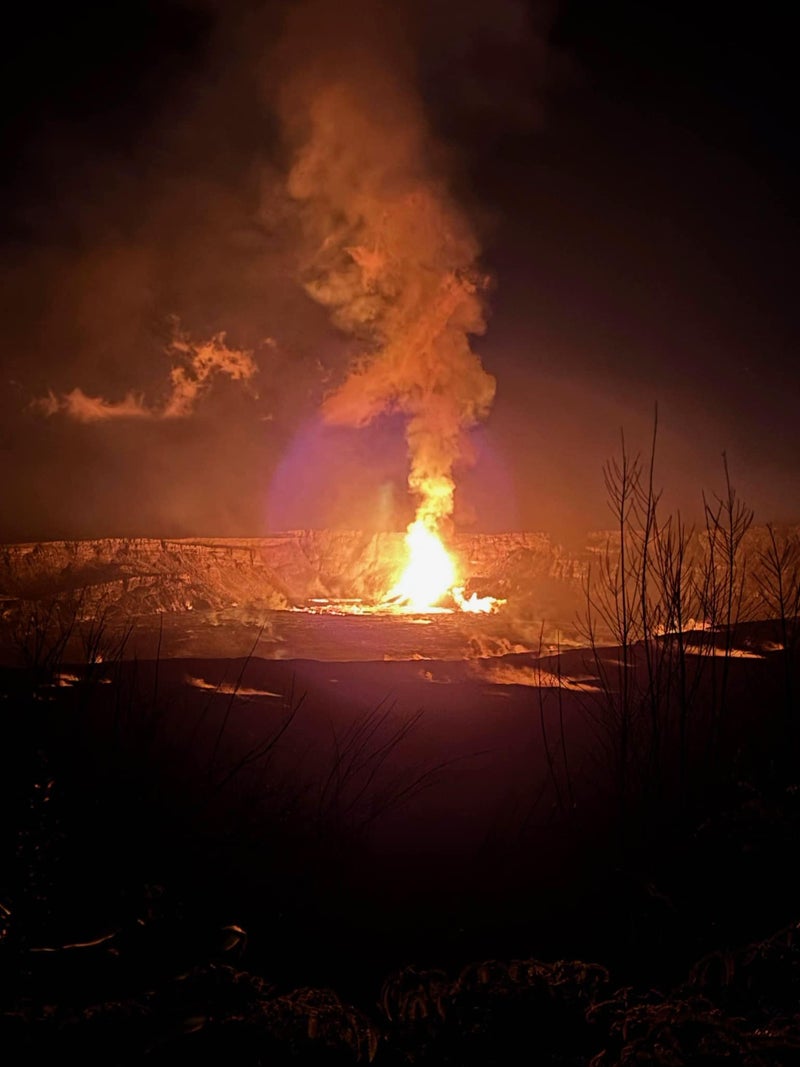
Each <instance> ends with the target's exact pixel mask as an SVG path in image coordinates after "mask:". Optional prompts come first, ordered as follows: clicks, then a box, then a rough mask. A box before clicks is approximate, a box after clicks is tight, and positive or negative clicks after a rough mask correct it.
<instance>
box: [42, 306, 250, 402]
mask: <svg viewBox="0 0 800 1067" xmlns="http://www.w3.org/2000/svg"><path fill="white" fill-rule="evenodd" d="M166 352H167V355H168V356H169V357H170V359H171V360H172V363H173V366H172V370H171V371H170V375H169V381H170V389H169V392H168V394H167V395H166V397H165V398H164V399H163V400H162V401H161V403H159V404H148V403H147V402H146V400H145V398H144V396H143V395H141V394H137V393H127V394H126V396H125V397H124V398H123V399H122V400H106V399H105V398H104V397H102V396H89V395H87V394H86V393H85V392H84V391H83V390H82V389H81V388H79V387H78V388H75V389H73V390H71V391H70V392H68V393H63V394H61V395H57V394H56V393H54V392H53V391H52V390H51V391H50V392H48V394H47V395H46V396H43V397H37V399H35V400H34V401H33V403H32V404H31V408H32V409H33V410H35V411H39V412H40V413H41V414H43V415H47V416H50V415H56V414H63V415H65V416H66V417H67V418H70V419H75V420H76V421H77V422H102V421H105V420H108V419H182V418H187V417H188V416H189V415H191V414H192V413H193V411H194V409H195V406H196V404H197V401H198V400H199V399H200V397H201V396H202V394H203V393H204V392H206V390H207V389H208V388H209V387H210V386H211V384H212V382H213V380H214V378H215V377H217V376H218V375H220V374H223V375H227V377H229V378H231V379H233V380H234V381H241V382H248V381H250V379H251V378H253V376H254V375H255V374H256V373H257V371H258V367H257V365H256V363H255V360H254V359H253V353H252V352H249V351H245V350H243V349H237V348H229V347H228V345H227V344H226V343H225V334H224V333H218V334H216V335H215V336H214V337H211V338H210V339H209V340H207V341H203V342H197V341H193V340H192V339H191V338H190V337H189V335H188V334H187V333H186V332H185V331H183V330H181V329H180V328H179V327H178V326H177V324H176V326H175V329H174V331H173V336H172V340H171V341H170V343H169V345H168V346H167V350H166Z"/></svg>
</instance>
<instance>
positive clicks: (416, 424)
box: [282, 3, 495, 529]
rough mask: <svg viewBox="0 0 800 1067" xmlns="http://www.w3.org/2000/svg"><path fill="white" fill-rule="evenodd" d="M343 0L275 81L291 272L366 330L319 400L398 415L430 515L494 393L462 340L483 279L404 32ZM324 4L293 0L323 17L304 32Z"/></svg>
mask: <svg viewBox="0 0 800 1067" xmlns="http://www.w3.org/2000/svg"><path fill="white" fill-rule="evenodd" d="M340 10H341V9H338V8H337V11H340ZM348 10H349V17H347V15H345V16H343V17H342V18H343V21H342V22H341V23H340V25H341V26H343V27H344V28H343V30H342V31H341V32H340V33H339V34H338V35H337V36H336V39H335V40H334V42H333V43H332V45H331V47H330V51H329V52H327V53H326V54H324V55H320V54H318V50H317V51H316V54H314V55H313V59H312V60H309V61H308V62H307V65H306V66H300V68H299V70H298V68H297V67H295V71H294V73H293V76H292V78H291V79H290V80H289V82H288V84H286V85H285V86H284V92H283V95H282V106H283V117H284V122H285V128H286V131H287V133H288V137H289V140H290V142H291V144H292V145H293V148H294V156H293V161H292V165H291V169H290V171H289V175H288V181H287V188H288V192H289V194H290V196H291V197H292V198H293V199H294V200H295V201H297V202H298V204H299V205H300V207H301V210H302V216H303V224H304V227H305V236H306V238H307V242H308V244H307V248H308V252H307V255H306V257H305V259H304V262H303V264H302V277H303V283H304V285H305V288H306V291H307V292H308V293H309V294H310V296H312V297H313V298H314V300H316V301H318V302H319V303H320V304H322V305H324V306H325V307H326V308H328V309H329V310H330V313H331V317H332V319H333V321H334V323H335V324H336V325H337V326H339V327H340V328H341V329H342V330H344V331H346V332H347V333H349V334H350V335H352V336H353V337H354V338H357V339H358V340H359V341H361V342H362V343H363V344H364V351H363V354H362V355H361V356H360V357H359V358H358V359H357V360H356V361H355V362H354V363H353V365H352V366H351V368H350V371H349V373H348V375H347V377H346V378H345V380H344V382H343V383H342V384H341V385H340V386H339V387H338V389H336V390H335V391H334V392H332V393H331V394H330V395H329V396H328V397H327V399H326V400H325V401H324V403H323V408H322V412H323V417H324V419H325V420H326V421H327V422H328V423H329V424H331V425H339V426H352V427H361V426H366V425H367V424H368V423H370V422H371V421H372V420H374V419H375V418H377V417H378V416H379V415H381V414H384V413H389V412H399V413H402V415H403V416H405V419H406V424H405V426H406V428H405V434H406V440H407V443H408V454H409V462H410V469H409V475H408V485H409V488H410V490H411V491H412V493H414V494H415V496H416V497H417V500H418V508H417V521H421V522H423V523H424V524H425V525H426V526H427V527H429V528H431V529H436V528H437V527H438V526H439V524H440V523H441V521H442V520H444V519H446V518H447V517H449V516H450V515H451V514H452V512H453V503H454V501H453V496H454V490H455V481H454V477H453V469H454V466H455V465H456V463H457V462H458V461H459V459H462V458H464V456H465V454H466V449H465V433H466V431H467V430H468V429H469V428H470V427H471V426H474V425H475V424H476V423H477V422H478V421H479V420H481V419H483V418H484V417H485V416H486V415H487V413H488V411H489V409H490V406H491V404H492V400H493V398H494V393H495V380H494V378H493V377H492V376H491V375H490V374H488V373H487V372H486V371H485V370H484V368H483V367H482V365H481V362H480V359H479V358H478V356H477V355H476V354H475V353H474V352H473V351H472V349H471V347H470V337H471V336H473V335H477V334H480V333H482V332H483V330H484V326H485V322H484V302H485V293H486V289H487V283H488V279H487V278H486V276H485V275H483V274H482V273H481V271H480V270H479V268H478V265H477V259H478V252H479V249H478V244H477V241H476V238H475V234H474V233H473V231H472V229H471V227H470V225H469V222H468V221H467V219H466V218H465V217H464V215H463V213H462V212H461V211H460V210H459V208H458V207H457V205H456V204H455V203H454V201H453V199H452V197H451V196H450V194H449V191H448V188H447V185H446V183H445V181H444V178H443V176H442V175H441V173H440V171H439V168H438V167H437V166H436V165H435V162H434V161H435V158H436V155H437V149H436V146H435V144H434V143H433V140H432V137H431V135H430V132H429V130H428V126H427V123H426V121H425V118H424V115H423V112H422V107H421V101H420V98H419V95H418V94H417V92H416V91H415V89H414V87H413V70H412V67H411V64H410V63H409V62H408V58H407V55H406V53H405V52H404V51H403V48H402V47H401V46H398V45H397V41H398V40H400V41H402V37H401V36H399V35H395V36H393V34H392V31H391V29H390V28H389V27H388V26H387V25H386V22H385V21H384V16H386V18H387V19H388V18H389V12H388V11H385V10H383V9H381V10H380V17H378V16H377V15H376V10H377V9H376V6H375V5H374V4H373V5H367V6H359V5H350V7H349V9H348ZM327 14H328V12H327V10H326V5H324V4H318V3H314V4H309V5H306V8H305V18H306V20H309V19H310V20H314V19H319V20H321V21H320V22H318V23H317V26H316V33H317V40H319V39H321V38H322V37H324V33H325V29H326V24H325V18H326V16H327ZM370 16H371V17H370ZM308 25H309V22H308V21H305V22H304V21H303V19H302V18H301V19H299V20H298V21H297V22H296V23H295V24H294V26H293V27H290V37H289V49H290V51H291V49H292V37H291V34H292V32H294V37H295V41H294V43H295V44H296V45H297V47H296V48H295V54H296V55H298V56H299V55H300V54H301V46H302V43H303V40H304V38H303V35H302V30H303V28H305V29H306V30H307V28H308ZM307 39H308V38H307V37H306V38H305V40H307ZM387 40H389V41H393V42H394V43H393V44H392V45H391V46H390V45H389V44H387V43H386V42H387Z"/></svg>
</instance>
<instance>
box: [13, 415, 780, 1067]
mask: <svg viewBox="0 0 800 1067" xmlns="http://www.w3.org/2000/svg"><path fill="white" fill-rule="evenodd" d="M655 444H656V439H655V433H654V439H653V446H652V449H651V452H650V454H649V455H648V456H647V457H646V458H645V460H644V461H643V460H642V459H641V458H640V457H639V456H635V455H631V454H630V453H629V452H628V451H627V449H626V447H625V445H624V442H623V447H622V451H621V455H620V457H619V458H618V459H616V460H612V461H611V462H610V463H609V464H608V465H607V466H606V471H605V475H606V486H607V490H608V499H609V504H610V506H611V509H612V512H613V515H614V521H615V529H614V532H613V536H612V535H610V536H609V539H608V542H607V544H606V545H605V547H604V548H603V550H602V551H600V552H599V553H598V555H597V559H596V562H595V565H594V567H593V568H592V571H591V573H590V575H589V578H588V580H587V585H586V610H585V613H584V617H583V619H582V626H583V629H584V633H585V637H586V643H587V648H588V653H587V654H586V655H585V656H584V659H585V661H586V667H587V670H588V671H589V673H588V674H587V680H586V681H585V682H581V681H580V680H578V681H576V680H575V677H574V675H575V673H576V672H575V671H574V670H572V668H570V669H567V668H566V667H565V662H566V656H565V655H564V654H562V651H561V649H559V648H557V649H556V651H555V654H553V653H552V652H550V651H549V650H547V649H545V648H544V647H543V642H542V647H540V649H539V655H538V658H537V660H536V661H535V671H536V672H538V681H539V685H538V687H537V688H536V689H535V690H534V691H533V693H534V695H533V697H532V700H531V714H532V715H533V716H535V719H536V722H537V730H538V734H539V737H540V744H541V753H542V761H541V767H542V773H541V776H534V777H532V779H531V781H529V782H528V783H526V790H524V791H523V792H522V793H521V794H520V796H519V798H518V802H517V804H516V806H515V807H514V808H513V811H512V812H511V814H510V815H508V817H507V818H506V819H505V821H503V820H498V826H497V829H496V832H495V833H494V834H493V835H492V836H491V839H488V838H487V840H486V842H485V843H484V847H483V850H482V852H481V853H480V854H479V855H477V856H476V857H475V865H474V870H475V878H474V882H473V884H470V885H464V886H463V893H462V894H461V895H460V897H459V899H453V900H452V901H450V902H449V903H450V906H451V909H452V913H453V920H452V925H453V927H454V928H457V936H454V937H453V938H452V939H451V940H450V942H447V941H446V939H445V938H444V937H441V938H438V939H437V938H436V937H434V936H433V935H432V932H431V931H432V923H433V921H434V920H432V919H431V917H430V916H429V915H427V914H426V909H427V908H428V906H429V905H428V898H426V897H424V895H423V897H421V898H414V897H413V896H412V897H409V899H408V901H407V902H403V903H401V904H400V905H399V907H400V909H401V912H402V914H398V915H397V916H395V917H394V921H395V926H394V927H392V928H391V929H389V928H388V927H387V929H384V928H383V927H381V924H380V922H379V921H378V919H377V918H376V915H377V910H376V913H375V915H373V914H372V912H371V910H370V909H371V908H372V907H373V904H372V903H371V902H370V901H369V900H368V899H366V898H365V895H364V891H363V890H362V888H361V881H362V880H363V879H366V877H367V874H368V873H369V874H370V876H371V875H372V874H373V873H374V872H373V870H372V867H373V865H374V863H375V860H374V856H373V852H372V849H371V836H370V835H371V834H372V833H373V832H374V831H375V828H376V827H380V826H381V824H382V820H383V819H384V818H385V816H386V815H387V813H390V812H392V811H394V810H396V809H397V807H398V806H399V805H402V804H403V803H405V802H407V801H409V800H411V799H413V798H414V797H418V796H419V794H420V793H421V792H422V791H424V790H427V789H431V788H433V787H435V786H436V784H437V782H438V781H439V780H440V778H441V776H442V775H445V774H446V773H447V772H448V769H449V761H448V758H447V755H446V754H441V753H439V754H438V755H436V756H435V758H432V759H429V760H419V759H416V758H414V759H410V760H409V761H406V762H405V763H401V762H398V760H397V759H396V756H397V754H398V752H400V751H402V750H403V749H404V746H406V745H408V743H409V741H410V740H413V737H414V733H415V728H416V727H417V726H418V723H419V719H418V717H417V716H413V715H412V716H403V715H398V714H397V712H396V708H395V707H394V705H393V702H392V700H391V699H390V698H387V699H386V701H385V702H384V703H382V704H381V705H379V706H377V707H374V708H373V709H372V710H371V711H369V712H366V713H364V714H358V715H354V716H353V718H352V720H351V721H350V723H349V725H347V726H345V727H343V728H342V729H341V730H338V731H334V732H333V735H332V736H331V738H330V739H329V742H328V743H327V744H322V742H320V740H319V739H317V740H316V745H317V748H316V750H315V752H316V754H315V755H314V757H313V758H311V757H310V756H309V753H308V751H307V745H306V742H305V741H304V740H303V739H302V730H301V727H302V721H303V714H304V699H305V694H304V693H303V692H300V691H297V689H296V688H295V689H294V690H293V689H292V688H291V687H290V688H289V689H288V690H287V691H286V692H285V693H284V694H283V695H282V696H281V697H279V698H278V697H275V695H274V694H265V695H266V696H268V697H270V698H271V699H272V701H273V702H272V704H270V709H271V710H270V714H269V716H264V715H261V716H256V715H252V716H249V717H248V715H247V714H246V713H245V712H243V711H242V707H243V702H242V701H241V700H240V699H239V698H240V697H241V694H242V692H243V686H244V684H245V680H246V675H245V671H246V668H247V666H248V662H249V661H248V659H247V658H245V659H243V660H241V661H239V662H238V664H234V665H232V667H233V675H232V681H231V682H230V683H228V684H223V683H222V682H220V683H219V684H216V685H210V684H209V685H208V686H207V689H206V690H203V691H201V694H200V696H198V695H197V692H196V691H195V696H194V698H193V702H192V703H189V702H188V701H187V702H185V703H181V698H180V697H176V696H175V694H170V693H167V692H166V691H165V689H164V681H163V667H164V665H163V663H161V664H160V663H159V661H158V657H156V660H155V661H154V662H141V663H140V662H137V661H136V660H131V659H130V658H128V657H127V656H126V649H127V643H128V636H129V632H128V631H127V630H125V629H120V628H119V627H115V628H111V627H109V626H108V625H107V620H106V619H105V618H104V617H103V615H102V613H99V612H98V613H95V614H94V615H93V614H92V613H91V611H90V610H89V606H88V605H87V604H84V603H82V602H81V600H80V598H79V597H76V596H72V597H69V596H66V597H61V598H57V599H55V600H47V599H45V598H43V599H41V600H39V601H35V602H33V601H32V602H31V603H30V604H29V605H26V607H25V610H24V611H23V612H21V613H19V614H17V616H15V619H16V622H15V627H16V629H15V634H16V640H17V645H18V648H19V652H20V666H19V667H18V668H15V669H8V670H6V671H5V672H4V674H3V678H2V685H0V692H1V700H0V705H1V706H2V711H3V746H2V750H1V751H0V803H1V804H2V811H3V819H2V826H1V827H0V864H1V866H0V1040H2V1042H3V1045H4V1046H5V1047H6V1048H8V1049H11V1048H13V1049H19V1050H20V1052H19V1054H18V1055H19V1060H18V1061H19V1062H26V1063H35V1062H51V1061H52V1060H53V1059H54V1058H55V1057H56V1056H64V1055H66V1056H70V1055H72V1056H75V1057H79V1058H80V1060H81V1062H83V1063H84V1064H93V1063H97V1064H101V1063H102V1064H104V1065H108V1064H139V1063H142V1064H145V1063H148V1064H167V1063H169V1064H173V1063H176V1062H183V1061H186V1062H193V1061H195V1060H198V1061H203V1062H205V1061H210V1062H224V1063H230V1064H248V1065H250V1064H252V1065H256V1064H262V1063H276V1064H281V1063H287V1064H288V1063H331V1064H340V1063H341V1064H344V1063H356V1062H375V1063H378V1064H388V1065H392V1064H408V1063H421V1064H434V1063H436V1064H453V1065H456V1064H464V1065H469V1064H476V1065H478V1064H481V1065H490V1064H498V1065H500V1064H508V1063H510V1062H524V1061H526V1060H530V1061H531V1062H537V1063H538V1062H541V1063H546V1064H554V1065H555V1064H558V1065H567V1064H575V1065H578V1064H582V1065H583V1064H585V1065H592V1067H615V1065H620V1067H622V1065H630V1064H634V1063H655V1064H664V1065H665V1067H666V1065H669V1067H673V1065H676V1064H717V1063H719V1064H723V1063H742V1064H750V1065H754V1067H761V1065H764V1067H766V1065H771V1064H787V1065H788V1064H792V1063H796V1062H799V1061H800V1012H799V1011H798V992H800V924H798V914H799V913H798V906H797V901H798V899H800V896H799V895H798V891H800V878H798V875H797V873H796V871H795V867H796V863H795V857H796V854H797V849H798V845H800V779H799V778H798V775H797V770H796V768H797V755H798V752H797V728H796V717H797V706H796V700H797V693H798V657H799V656H800V541H799V540H798V536H797V533H796V531H793V530H783V529H779V528H777V527H775V526H768V527H767V528H766V532H765V533H761V534H759V536H758V537H757V538H754V528H753V525H752V523H753V515H752V512H751V511H750V509H749V508H748V507H747V506H746V505H745V504H744V503H743V502H742V501H741V500H740V499H739V497H738V494H737V492H736V490H735V488H734V486H733V483H732V480H731V477H730V474H729V471H728V467H727V463H724V465H723V476H724V489H723V492H722V493H721V494H720V496H719V497H710V498H706V499H705V501H704V519H703V524H702V527H701V528H699V529H692V528H690V527H688V526H687V524H686V523H685V522H684V520H683V519H682V517H681V516H680V515H664V514H662V506H661V495H660V493H659V491H658V489H657V488H656V482H655V467H656V464H655ZM542 633H544V628H543V630H542ZM609 635H610V636H609ZM609 643H610V644H612V645H613V651H611V652H610V651H609ZM253 647H254V648H255V647H256V645H254V646H253ZM743 653H746V654H747V656H745V657H744V658H743ZM570 655H572V656H573V657H575V656H576V655H577V654H576V653H575V651H574V650H573V651H572V652H571V653H570ZM576 662H577V660H576ZM576 709H577V719H576ZM576 721H578V722H579V723H581V724H582V727H583V734H580V735H579V734H578V733H576V727H575V722H576ZM559 865H561V866H563V878H562V880H561V881H560V882H554V883H553V884H554V885H556V889H555V890H552V889H548V888H547V887H545V885H544V883H543V879H542V878H541V872H542V869H543V867H545V866H547V867H548V868H553V867H558V866H559ZM415 877H416V881H418V882H423V883H424V881H425V877H426V874H425V871H424V870H420V871H419V872H418V873H417V875H416V876H415ZM411 881H413V880H411ZM376 907H377V906H376ZM381 921H387V922H388V920H384V919H382V920H381ZM414 929H416V930H418V936H417V937H416V938H414V937H409V936H407V932H408V931H410V930H414ZM776 931H777V932H776ZM426 938H427V940H426ZM547 959H549V960H550V961H551V962H546V960H547ZM387 975H388V977H387Z"/></svg>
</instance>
